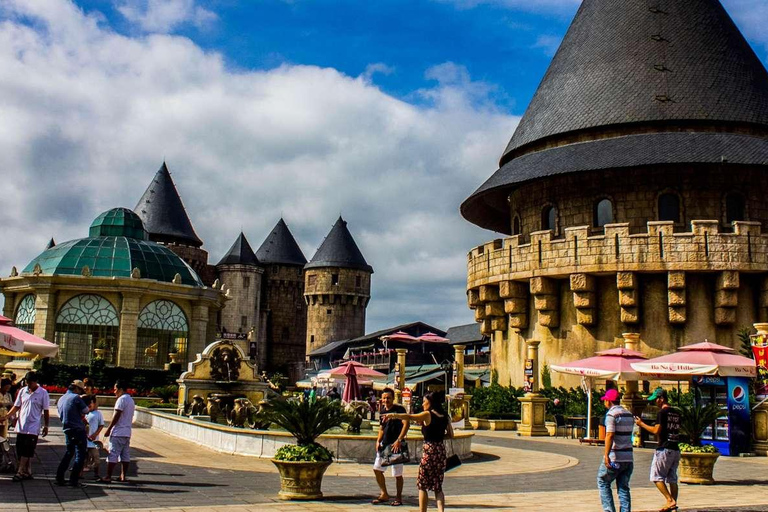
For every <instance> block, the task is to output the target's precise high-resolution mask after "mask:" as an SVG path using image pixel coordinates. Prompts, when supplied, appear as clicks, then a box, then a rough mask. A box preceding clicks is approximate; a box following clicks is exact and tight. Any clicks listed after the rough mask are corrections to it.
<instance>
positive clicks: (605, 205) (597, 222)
mask: <svg viewBox="0 0 768 512" xmlns="http://www.w3.org/2000/svg"><path fill="white" fill-rule="evenodd" d="M592 218H593V220H592V223H593V225H594V226H595V227H596V228H601V227H603V226H605V225H606V224H610V223H611V222H613V203H611V200H610V199H601V200H600V201H598V202H597V204H595V211H594V213H593V215H592Z"/></svg>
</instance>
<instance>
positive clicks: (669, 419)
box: [635, 388, 680, 512]
mask: <svg viewBox="0 0 768 512" xmlns="http://www.w3.org/2000/svg"><path fill="white" fill-rule="evenodd" d="M648 401H649V402H652V403H654V404H655V405H656V407H658V408H659V412H658V414H657V415H656V425H654V426H652V427H651V426H648V425H646V424H645V423H644V422H643V420H642V419H640V418H635V423H637V425H638V426H639V427H640V428H642V429H644V430H646V431H648V432H650V433H651V434H653V435H655V436H656V438H657V439H658V445H657V446H656V451H655V452H654V453H653V462H652V463H651V482H653V483H654V484H655V485H656V488H657V489H658V490H659V492H660V493H661V494H662V496H664V499H666V500H667V502H666V504H665V505H664V508H662V509H661V512H671V511H673V510H677V493H678V487H677V466H678V465H680V448H679V447H678V444H677V443H678V442H679V441H680V414H679V413H678V412H677V411H676V410H675V409H673V408H672V407H670V406H669V402H668V400H667V392H666V390H664V389H662V388H656V390H655V391H654V392H653V394H652V395H651V396H649V397H648ZM667 485H669V488H667Z"/></svg>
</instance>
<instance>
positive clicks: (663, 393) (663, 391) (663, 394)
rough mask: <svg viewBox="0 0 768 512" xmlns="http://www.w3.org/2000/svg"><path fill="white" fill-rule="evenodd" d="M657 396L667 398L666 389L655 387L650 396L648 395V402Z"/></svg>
mask: <svg viewBox="0 0 768 512" xmlns="http://www.w3.org/2000/svg"><path fill="white" fill-rule="evenodd" d="M657 398H663V399H664V400H666V399H667V390H666V389H664V388H656V389H654V390H653V393H652V394H651V396H649V397H648V401H649V402H653V401H654V400H656V399H657Z"/></svg>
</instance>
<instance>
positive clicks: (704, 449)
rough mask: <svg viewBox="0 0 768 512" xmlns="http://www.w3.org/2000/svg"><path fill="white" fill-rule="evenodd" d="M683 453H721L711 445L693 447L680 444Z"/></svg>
mask: <svg viewBox="0 0 768 512" xmlns="http://www.w3.org/2000/svg"><path fill="white" fill-rule="evenodd" d="M679 446H680V452H681V453H720V450H718V449H717V448H716V447H714V446H712V445H711V444H705V445H704V446H693V445H690V444H686V443H680V445H679Z"/></svg>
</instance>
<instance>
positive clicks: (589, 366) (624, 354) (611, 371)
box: [550, 347, 647, 439]
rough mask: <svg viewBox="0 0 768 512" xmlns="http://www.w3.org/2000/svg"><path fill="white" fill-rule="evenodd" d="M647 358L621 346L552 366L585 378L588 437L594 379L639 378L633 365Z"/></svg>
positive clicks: (590, 430)
mask: <svg viewBox="0 0 768 512" xmlns="http://www.w3.org/2000/svg"><path fill="white" fill-rule="evenodd" d="M645 359H647V357H646V356H645V355H644V354H643V353H642V352H637V351H635V350H629V349H626V348H623V347H619V348H612V349H609V350H602V351H600V352H595V355H594V356H593V357H588V358H586V359H579V360H578V361H573V362H572V363H565V364H561V365H554V364H553V365H551V366H550V368H552V369H553V370H554V371H556V372H560V373H568V374H571V375H581V376H582V378H583V379H584V381H585V384H586V388H587V389H586V392H587V439H589V436H590V435H591V432H592V380H593V379H595V378H600V379H605V380H623V381H628V380H639V379H640V374H639V373H638V372H637V370H635V369H634V368H633V366H634V363H639V362H641V361H644V360H645Z"/></svg>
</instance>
